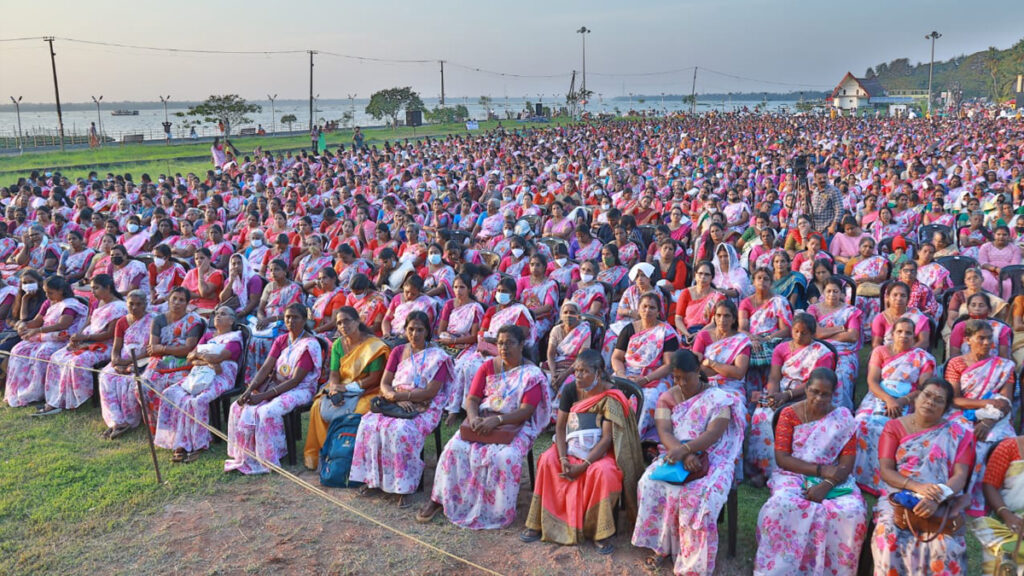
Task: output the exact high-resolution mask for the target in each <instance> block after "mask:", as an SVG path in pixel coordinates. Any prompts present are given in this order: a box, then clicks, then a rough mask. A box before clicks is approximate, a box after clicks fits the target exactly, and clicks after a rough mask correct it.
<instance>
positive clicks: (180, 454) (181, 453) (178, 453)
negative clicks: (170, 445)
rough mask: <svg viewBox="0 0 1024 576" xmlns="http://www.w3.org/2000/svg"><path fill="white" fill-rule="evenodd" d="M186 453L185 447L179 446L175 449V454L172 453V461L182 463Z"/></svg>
mask: <svg viewBox="0 0 1024 576" xmlns="http://www.w3.org/2000/svg"><path fill="white" fill-rule="evenodd" d="M186 454H188V453H187V452H185V449H184V448H178V449H177V450H175V451H174V453H173V454H171V462H174V463H175V464H180V463H182V462H184V461H185V455H186Z"/></svg>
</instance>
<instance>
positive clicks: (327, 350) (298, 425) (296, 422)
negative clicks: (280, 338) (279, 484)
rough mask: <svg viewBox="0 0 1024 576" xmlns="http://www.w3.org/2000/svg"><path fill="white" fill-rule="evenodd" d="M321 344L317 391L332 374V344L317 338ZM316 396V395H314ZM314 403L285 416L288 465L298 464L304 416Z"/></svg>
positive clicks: (304, 405)
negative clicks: (298, 446)
mask: <svg viewBox="0 0 1024 576" xmlns="http://www.w3.org/2000/svg"><path fill="white" fill-rule="evenodd" d="M316 340H317V342H319V343H320V353H321V358H322V362H321V365H320V377H319V378H318V379H317V391H318V392H319V390H320V388H321V387H323V385H324V384H325V383H326V382H327V380H328V378H329V376H330V373H331V366H330V358H331V344H330V342H328V341H327V339H326V338H324V337H323V336H317V337H316ZM314 396H315V395H314ZM312 407H313V403H312V402H310V403H309V404H303V405H302V406H296V407H295V409H293V410H292V411H291V412H289V413H287V414H285V415H284V441H285V445H286V446H287V447H288V465H289V466H295V465H296V464H297V463H298V450H297V449H296V446H295V445H296V443H297V442H298V441H299V440H301V439H302V414H303V413H304V412H308V411H309V409H310V408H312Z"/></svg>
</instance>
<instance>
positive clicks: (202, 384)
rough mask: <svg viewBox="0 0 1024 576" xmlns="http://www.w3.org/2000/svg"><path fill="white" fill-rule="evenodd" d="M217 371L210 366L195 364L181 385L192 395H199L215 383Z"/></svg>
mask: <svg viewBox="0 0 1024 576" xmlns="http://www.w3.org/2000/svg"><path fill="white" fill-rule="evenodd" d="M216 377H217V372H216V371H215V370H214V369H213V368H211V367H209V366H193V367H192V370H191V371H189V373H188V375H187V376H185V379H184V380H182V381H181V387H182V389H183V390H185V392H188V393H189V394H190V395H192V396H198V395H200V394H202V393H203V392H205V391H206V389H207V388H209V387H210V386H212V385H213V379H214V378H216Z"/></svg>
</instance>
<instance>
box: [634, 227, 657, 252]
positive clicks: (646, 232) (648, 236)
mask: <svg viewBox="0 0 1024 576" xmlns="http://www.w3.org/2000/svg"><path fill="white" fill-rule="evenodd" d="M637 229H638V230H640V238H641V239H643V242H644V245H643V249H644V252H646V251H647V249H648V248H650V247H651V242H654V231H655V229H656V228H655V226H653V225H651V224H644V225H643V226H637Z"/></svg>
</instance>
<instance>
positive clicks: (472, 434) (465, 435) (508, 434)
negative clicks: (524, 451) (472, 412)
mask: <svg viewBox="0 0 1024 576" xmlns="http://www.w3.org/2000/svg"><path fill="white" fill-rule="evenodd" d="M495 415H496V414H493V413H490V412H481V413H480V417H481V418H487V417H489V416H495ZM522 429H523V425H522V424H499V425H497V426H495V428H494V430H491V433H490V434H481V433H480V432H477V431H476V430H473V428H471V427H470V425H469V418H466V419H465V420H463V421H462V425H461V426H459V436H461V437H462V439H463V440H465V441H466V442H475V443H477V444H511V443H512V441H513V440H515V438H516V435H517V434H519V431H520V430H522Z"/></svg>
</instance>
